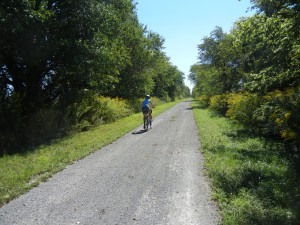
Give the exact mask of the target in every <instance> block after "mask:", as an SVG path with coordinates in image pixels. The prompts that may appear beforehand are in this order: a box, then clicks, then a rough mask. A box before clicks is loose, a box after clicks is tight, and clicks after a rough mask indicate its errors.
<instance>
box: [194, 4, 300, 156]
mask: <svg viewBox="0 0 300 225" xmlns="http://www.w3.org/2000/svg"><path fill="white" fill-rule="evenodd" d="M252 3H253V4H254V6H253V8H257V9H259V11H260V13H258V14H255V15H254V16H252V17H249V18H241V19H240V20H239V21H237V22H236V23H235V26H234V27H233V29H232V30H231V31H230V33H229V34H225V33H223V31H222V29H221V28H219V27H217V28H216V29H215V30H213V31H212V33H211V35H210V36H209V37H205V38H204V39H203V42H202V44H200V45H198V49H199V54H198V57H199V59H200V64H195V65H193V66H192V67H191V74H190V80H191V81H192V82H193V83H194V84H195V89H194V91H193V95H194V96H196V97H197V96H202V95H206V96H209V98H210V104H209V107H210V108H211V109H213V110H216V111H218V112H219V113H221V114H223V115H225V114H226V115H227V116H228V117H230V118H232V119H234V120H238V121H239V122H241V123H242V124H244V125H245V126H247V128H248V129H251V130H252V131H256V132H259V133H260V134H262V135H267V136H269V137H272V138H274V139H278V138H281V140H283V141H285V142H288V143H292V144H294V146H295V149H296V151H297V152H299V146H300V145H299V140H300V138H299V130H300V129H299V116H298V115H299V110H300V105H299V82H300V73H299V66H300V54H299V46H300V39H299V37H300V33H299V25H300V24H299V21H300V16H299V15H300V14H299V12H300V5H299V2H298V1H271V0H258V1H252Z"/></svg>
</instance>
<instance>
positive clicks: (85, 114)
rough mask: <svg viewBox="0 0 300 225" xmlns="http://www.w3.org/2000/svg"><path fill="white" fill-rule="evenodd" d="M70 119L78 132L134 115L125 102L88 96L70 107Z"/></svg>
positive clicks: (117, 99)
mask: <svg viewBox="0 0 300 225" xmlns="http://www.w3.org/2000/svg"><path fill="white" fill-rule="evenodd" d="M69 112H70V113H72V114H74V115H72V114H70V115H69V118H71V119H75V121H73V122H72V123H73V124H74V125H75V127H76V129H77V130H88V129H89V128H91V127H94V126H95V125H100V124H102V123H108V122H113V121H115V120H117V119H120V118H124V117H126V116H129V115H131V114H132V110H131V109H130V108H129V106H128V104H127V103H126V101H125V100H122V99H119V98H110V97H103V96H100V97H97V96H93V97H91V96H89V95H87V96H86V97H84V98H83V99H82V101H81V102H79V103H76V104H74V105H73V106H71V107H69Z"/></svg>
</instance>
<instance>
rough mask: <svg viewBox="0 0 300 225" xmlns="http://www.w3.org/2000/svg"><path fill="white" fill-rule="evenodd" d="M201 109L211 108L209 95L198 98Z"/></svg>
mask: <svg viewBox="0 0 300 225" xmlns="http://www.w3.org/2000/svg"><path fill="white" fill-rule="evenodd" d="M197 100H198V101H199V105H200V107H203V108H207V107H208V106H209V97H208V96H207V95H200V96H198V97H197Z"/></svg>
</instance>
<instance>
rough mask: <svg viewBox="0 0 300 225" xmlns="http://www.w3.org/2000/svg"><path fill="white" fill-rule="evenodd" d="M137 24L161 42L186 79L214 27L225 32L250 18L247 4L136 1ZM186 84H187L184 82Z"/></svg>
mask: <svg viewBox="0 0 300 225" xmlns="http://www.w3.org/2000/svg"><path fill="white" fill-rule="evenodd" d="M136 2H137V15H138V18H139V22H140V23H141V24H144V25H146V26H147V28H148V30H151V31H153V32H156V33H158V34H160V35H161V36H162V37H164V38H165V44H164V47H165V49H164V52H165V53H166V55H167V56H168V57H169V58H170V61H171V62H172V64H173V65H176V66H177V67H178V69H179V70H180V71H182V72H183V73H184V74H185V75H186V77H187V76H188V74H189V70H190V66H191V65H193V64H194V63H196V62H197V56H198V50H197V45H198V44H200V43H201V41H202V39H203V38H204V37H205V36H209V35H210V32H211V31H213V30H214V29H215V27H216V26H220V27H222V28H223V30H224V32H229V31H230V29H231V28H232V27H233V25H234V22H235V21H237V20H238V19H239V18H240V17H245V16H246V17H247V16H251V15H253V14H254V11H253V10H252V11H251V10H250V9H249V7H251V6H252V5H251V4H250V0H241V1H238V0H136ZM247 11H248V12H247ZM185 82H186V84H187V85H188V86H189V87H191V84H190V83H189V82H188V81H187V79H186V81H185Z"/></svg>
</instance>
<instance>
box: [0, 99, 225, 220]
mask: <svg viewBox="0 0 300 225" xmlns="http://www.w3.org/2000/svg"><path fill="white" fill-rule="evenodd" d="M190 107H191V103H190V102H188V101H186V102H182V103H179V104H177V105H176V106H174V107H173V108H171V109H170V110H168V111H166V112H164V113H162V114H161V115H159V116H158V117H156V118H155V119H154V121H153V128H152V129H150V130H149V131H147V132H143V130H142V126H140V127H138V128H137V129H136V130H134V131H132V132H131V133H128V134H126V135H125V136H123V137H122V138H120V139H118V140H117V141H115V142H113V143H112V144H110V145H108V146H106V147H104V148H102V149H100V150H99V151H97V152H95V153H93V154H91V155H90V156H88V157H86V158H85V159H82V160H80V161H78V162H76V163H74V164H72V165H70V166H68V167H67V168H66V169H65V170H63V171H61V172H59V173H57V174H56V175H54V176H53V177H52V178H50V179H49V180H48V181H47V182H45V183H42V184H40V185H39V186H38V187H36V188H34V189H32V190H31V191H29V192H28V193H27V194H25V195H23V196H21V197H19V198H18V199H16V200H13V201H11V202H10V203H9V204H7V205H5V206H3V207H2V208H0V224H1V225H6V224H9V225H14V224H15V225H16V224H20V225H21V224H22V225H23V224H28V225H29V224H30V225H35V224H41V225H47V224H49V225H50V224H51V225H52V224H60V225H72V224H74V225H76V224H80V225H83V224H84V225H91V224H104V225H107V224H109V225H110V224H112V225H115V224H122V225H124V224H128V225H132V224H140V225H147V224H155V225H158V224H162V225H166V224H172V225H173V224H180V225H183V224H201V225H205V224H218V221H219V215H218V211H217V208H216V207H215V205H214V203H212V202H211V200H210V188H209V185H208V183H207V181H206V179H205V178H204V176H203V158H202V155H201V154H200V152H199V150H198V149H199V147H200V142H199V140H198V134H197V128H196V124H195V122H194V118H193V113H192V110H191V108H190ZM141 120H142V116H141Z"/></svg>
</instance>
